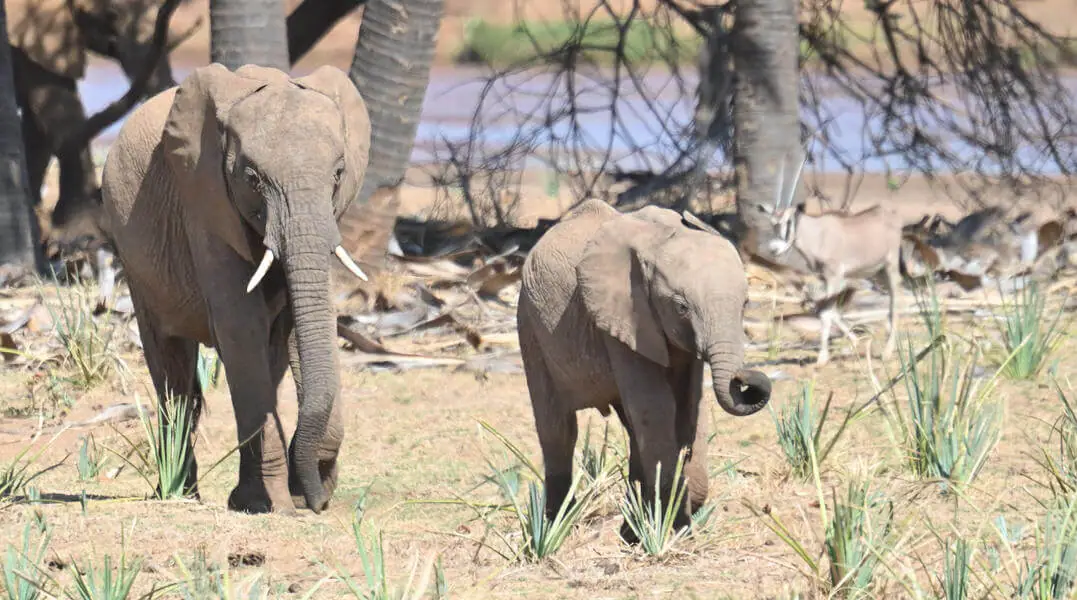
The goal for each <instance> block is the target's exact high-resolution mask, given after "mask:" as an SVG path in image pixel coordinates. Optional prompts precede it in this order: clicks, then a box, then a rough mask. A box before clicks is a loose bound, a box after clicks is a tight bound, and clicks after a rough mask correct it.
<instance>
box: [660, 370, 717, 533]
mask: <svg viewBox="0 0 1077 600" xmlns="http://www.w3.org/2000/svg"><path fill="white" fill-rule="evenodd" d="M670 385H671V386H672V387H673V388H674V389H675V390H676V394H677V444H678V446H679V447H680V448H688V456H687V457H686V459H685V463H684V471H683V472H684V477H685V479H687V480H688V483H687V487H688V505H687V508H688V510H689V513H688V515H689V517H690V516H691V515H693V514H695V512H696V511H697V510H699V509H700V508H702V507H703V504H704V503H705V502H706V501H707V492H708V490H709V487H710V482H709V481H708V476H707V427H706V423H705V422H704V421H703V420H702V419H700V417H701V416H702V414H703V409H704V407H703V404H702V400H703V361H701V360H688V361H685V363H684V364H681V365H678V367H677V368H675V369H672V370H671V381H670Z"/></svg>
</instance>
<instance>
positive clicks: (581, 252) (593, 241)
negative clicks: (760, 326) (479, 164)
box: [517, 200, 770, 542]
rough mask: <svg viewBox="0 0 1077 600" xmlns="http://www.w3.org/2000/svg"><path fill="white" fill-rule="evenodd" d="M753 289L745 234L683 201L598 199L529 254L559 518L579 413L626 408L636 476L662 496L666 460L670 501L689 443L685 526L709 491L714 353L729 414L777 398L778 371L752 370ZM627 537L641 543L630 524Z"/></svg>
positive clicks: (524, 337)
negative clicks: (676, 207) (705, 394)
mask: <svg viewBox="0 0 1077 600" xmlns="http://www.w3.org/2000/svg"><path fill="white" fill-rule="evenodd" d="M746 293H747V280H746V277H745V274H744V267H743V265H742V264H741V262H740V258H739V256H738V255H737V252H736V250H735V249H734V248H733V246H732V245H731V244H730V243H729V242H728V241H726V240H725V239H723V238H721V237H720V236H717V235H715V234H713V233H708V232H703V231H699V230H696V229H690V228H688V227H687V226H686V225H682V223H681V219H680V217H679V216H678V215H677V213H675V212H673V211H671V210H667V209H662V208H657V207H647V208H644V209H642V210H639V211H636V212H634V213H625V214H622V213H619V212H618V211H616V210H615V209H613V208H611V207H610V206H609V205H607V204H605V203H604V202H601V201H598V200H588V201H586V202H584V203H582V204H581V205H580V206H579V207H578V208H577V209H576V210H575V211H573V212H572V213H571V214H569V215H567V216H566V218H565V219H564V220H562V221H561V222H560V223H558V224H557V225H555V226H554V227H552V228H551V229H550V230H549V231H548V232H547V233H546V234H545V235H544V236H543V237H542V238H541V239H540V240H539V242H538V243H537V244H536V245H535V247H534V248H533V249H532V250H531V253H530V254H529V255H528V258H527V260H526V261H524V266H523V287H522V290H521V293H520V303H519V308H518V313H517V319H518V322H519V336H520V350H521V353H522V357H523V363H524V370H525V373H526V376H527V387H528V390H529V392H530V395H531V404H532V409H533V411H534V418H535V426H536V428H537V429H538V436H539V443H540V445H541V447H542V456H543V461H544V463H545V470H546V493H547V501H546V511H547V514H548V515H549V516H551V517H553V516H554V515H555V514H556V513H557V510H558V509H559V508H560V506H561V504H562V503H563V502H564V500H565V498H566V496H567V493H568V491H569V486H570V483H571V481H572V453H573V449H574V447H575V444H576V436H577V425H576V411H579V410H582V409H585V408H596V409H598V410H599V411H601V412H602V414H604V415H607V414H609V409H610V406H612V407H613V408H614V410H616V411H617V415H618V417H620V420H621V422H622V423H623V424H624V426H625V428H626V429H627V430H628V434H629V439H630V442H631V446H630V464H629V475H630V479H631V480H632V481H633V482H635V481H638V482H639V483H640V484H641V486H642V490H643V492H644V496H645V497H646V498H647V501H648V502H650V501H651V500H650V498H651V497H652V496H653V490H654V478H655V466H656V465H657V464H658V463H659V462H661V464H662V473H661V477H662V480H661V482H660V488H659V489H660V490H661V494H662V496H663V499H664V500H668V498H669V497H670V491H671V490H672V489H673V483H674V482H673V471H674V466H675V465H676V461H677V454H678V452H680V449H681V448H688V449H689V454H688V460H687V463H686V466H685V471H684V475H685V477H687V479H688V494H687V498H686V501H685V505H684V506H683V507H682V509H681V510H680V512H679V514H678V516H677V519H676V521H675V526H676V527H678V528H679V527H683V526H686V525H688V524H689V522H690V518H691V514H692V513H693V512H694V511H695V510H697V509H698V508H699V507H700V506H701V505H702V504H703V502H704V500H705V499H706V496H707V469H706V455H707V449H706V439H707V435H706V428H705V427H704V425H703V423H701V422H700V418H699V415H700V409H701V405H700V400H701V398H702V389H703V361H704V360H706V361H707V362H708V363H709V364H710V367H711V371H712V375H713V388H714V393H715V395H716V396H717V399H718V404H719V406H721V407H722V408H723V409H724V410H725V411H726V412H728V413H729V414H732V415H735V416H747V415H751V414H753V413H755V412H757V411H759V410H760V409H762V408H763V407H764V406H766V404H767V402H768V401H769V399H770V380H769V379H767V377H766V375H764V374H763V373H760V372H758V371H752V370H746V369H742V363H743V355H744V339H743V335H744V333H743V324H742V312H743V309H744V304H745V302H746ZM621 536H622V537H623V538H625V540H626V541H628V542H634V541H635V536H634V535H632V532H631V530H630V529H629V528H628V527H627V524H625V526H622V528H621Z"/></svg>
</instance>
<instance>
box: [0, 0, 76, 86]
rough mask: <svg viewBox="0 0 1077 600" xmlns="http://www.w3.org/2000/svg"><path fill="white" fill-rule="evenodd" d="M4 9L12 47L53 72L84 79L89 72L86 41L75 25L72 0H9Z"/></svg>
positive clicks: (62, 75)
mask: <svg viewBox="0 0 1077 600" xmlns="http://www.w3.org/2000/svg"><path fill="white" fill-rule="evenodd" d="M5 8H6V10H7V15H6V17H7V34H8V41H9V43H10V44H11V46H12V47H14V48H18V49H20V50H22V51H23V52H25V53H26V56H28V57H29V58H30V60H31V61H33V62H34V63H35V64H37V65H39V66H41V67H42V68H44V69H45V70H47V71H49V72H50V73H53V74H56V75H59V76H61V77H67V78H70V79H76V80H77V79H82V77H83V76H84V75H85V74H86V48H85V40H84V39H83V36H82V33H81V32H80V31H79V28H78V26H77V25H76V24H75V13H74V12H73V11H74V10H76V7H75V6H74V4H73V3H72V2H71V1H70V0H35V1H33V2H6V4H5Z"/></svg>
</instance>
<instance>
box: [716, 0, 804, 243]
mask: <svg viewBox="0 0 1077 600" xmlns="http://www.w3.org/2000/svg"><path fill="white" fill-rule="evenodd" d="M734 14H735V18H734V22H733V28H732V53H733V69H734V72H735V74H736V75H735V83H734V88H733V126H734V131H735V134H734V141H733V165H734V168H735V173H736V175H735V177H736V190H737V216H738V219H737V220H738V221H739V223H738V225H739V226H740V231H738V234H739V235H738V238H739V239H740V246H741V250H742V251H743V252H746V253H748V254H750V255H752V256H756V257H759V258H763V259H764V260H767V261H771V262H778V263H779V264H782V263H781V261H778V260H777V259H776V258H775V257H774V256H773V255H771V254H770V253H769V252H768V251H767V249H766V242H767V241H768V240H769V239H770V238H771V231H772V225H771V222H770V218H769V215H768V214H767V213H764V212H762V211H760V210H759V207H760V206H772V205H773V204H774V199H775V194H776V193H777V190H778V186H779V182H778V172H779V168H780V167H781V164H782V159H783V158H784V159H785V169H784V171H783V172H784V176H785V177H784V179H785V182H784V183H783V184H782V185H783V186H788V185H790V184H791V182H792V178H793V174H794V173H795V171H796V167H797V165H799V161H800V158H801V157H802V156H803V154H802V149H801V148H800V114H799V108H800V107H799V104H798V98H797V94H798V89H799V76H798V60H799V57H798V54H797V52H798V47H799V46H798V31H797V5H796V2H795V1H794V0H738V1H737V3H736V8H735V13H734ZM783 189H785V188H784V187H783ZM785 193H788V189H785ZM785 256H787V255H783V257H782V258H783V259H784V257H785Z"/></svg>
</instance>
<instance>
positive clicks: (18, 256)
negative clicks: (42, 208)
mask: <svg viewBox="0 0 1077 600" xmlns="http://www.w3.org/2000/svg"><path fill="white" fill-rule="evenodd" d="M17 106H18V105H17V104H16V102H15V77H14V73H13V71H12V65H11V46H10V45H9V42H8V37H7V17H6V12H5V10H4V5H3V3H2V2H0V268H3V270H7V269H13V270H16V271H21V270H24V269H26V270H28V269H32V268H34V267H35V262H37V259H39V258H40V256H38V253H36V252H35V248H36V246H37V244H36V240H37V233H36V229H37V227H36V225H37V223H36V220H35V219H34V218H33V212H32V210H31V208H30V205H31V203H30V188H29V178H28V177H27V174H26V155H25V149H24V148H23V145H22V121H21V119H20V118H19V112H18V108H17ZM0 279H3V274H0Z"/></svg>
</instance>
